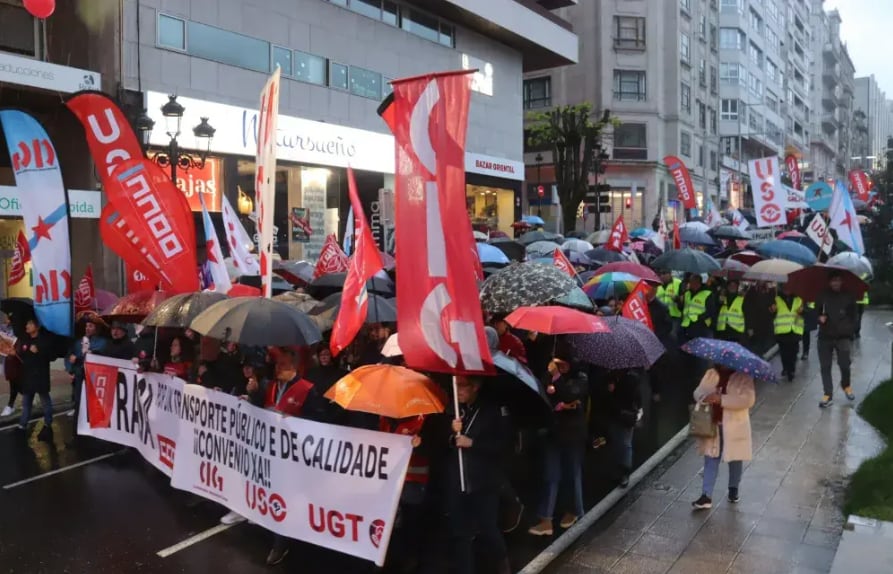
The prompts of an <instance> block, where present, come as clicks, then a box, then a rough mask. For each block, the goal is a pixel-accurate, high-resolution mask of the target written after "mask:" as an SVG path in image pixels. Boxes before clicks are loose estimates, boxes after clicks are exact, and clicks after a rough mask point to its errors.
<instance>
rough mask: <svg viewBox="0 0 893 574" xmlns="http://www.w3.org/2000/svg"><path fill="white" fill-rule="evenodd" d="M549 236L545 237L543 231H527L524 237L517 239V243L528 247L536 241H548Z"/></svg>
mask: <svg viewBox="0 0 893 574" xmlns="http://www.w3.org/2000/svg"><path fill="white" fill-rule="evenodd" d="M548 240H549V236H547V235H546V233H545V232H544V231H541V230H539V229H538V230H536V231H528V232H527V233H525V234H524V235H522V236H521V237H519V238H518V241H519V242H520V243H522V244H524V245H530V244H531V243H535V242H537V241H548Z"/></svg>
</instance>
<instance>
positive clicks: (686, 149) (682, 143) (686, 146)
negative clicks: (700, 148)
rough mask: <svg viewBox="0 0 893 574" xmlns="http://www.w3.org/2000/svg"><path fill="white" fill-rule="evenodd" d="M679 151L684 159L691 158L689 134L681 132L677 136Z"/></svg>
mask: <svg viewBox="0 0 893 574" xmlns="http://www.w3.org/2000/svg"><path fill="white" fill-rule="evenodd" d="M679 151H680V152H681V153H682V155H684V156H685V157H691V134H690V133H688V132H681V133H680V134H679Z"/></svg>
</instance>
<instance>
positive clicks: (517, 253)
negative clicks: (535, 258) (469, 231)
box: [490, 238, 527, 261]
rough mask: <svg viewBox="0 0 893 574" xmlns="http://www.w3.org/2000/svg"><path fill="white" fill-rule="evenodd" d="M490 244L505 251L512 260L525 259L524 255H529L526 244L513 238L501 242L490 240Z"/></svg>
mask: <svg viewBox="0 0 893 574" xmlns="http://www.w3.org/2000/svg"><path fill="white" fill-rule="evenodd" d="M500 239H503V238H500ZM490 245H492V246H493V247H495V248H497V249H499V250H500V251H502V252H503V253H505V256H506V257H508V258H509V259H511V260H512V261H524V257H525V256H526V255H527V249H526V248H525V247H524V245H522V244H520V243H518V242H517V241H512V240H511V239H509V240H506V241H499V242H495V241H490Z"/></svg>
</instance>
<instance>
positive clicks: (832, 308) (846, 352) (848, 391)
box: [816, 271, 859, 409]
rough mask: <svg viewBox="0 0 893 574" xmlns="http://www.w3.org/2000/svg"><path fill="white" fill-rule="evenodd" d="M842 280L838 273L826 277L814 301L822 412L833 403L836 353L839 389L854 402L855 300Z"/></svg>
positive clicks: (833, 272)
mask: <svg viewBox="0 0 893 574" xmlns="http://www.w3.org/2000/svg"><path fill="white" fill-rule="evenodd" d="M842 287H843V277H842V276H841V273H840V272H838V271H831V272H830V273H829V274H828V288H827V289H826V290H825V292H824V293H822V294H821V295H820V296H819V298H818V300H817V301H816V309H817V310H818V313H819V365H820V366H821V371H822V387H823V390H824V395H823V396H822V400H821V401H820V402H819V407H821V408H823V409H825V408H828V407H830V406H831V405H832V404H833V403H834V385H833V382H832V379H831V360H832V358H833V356H834V353H835V352H836V353H837V366H838V367H840V386H841V388H842V389H843V392H844V394H845V395H846V398H848V399H849V400H851V401H854V400H856V395H855V393H853V387H852V385H851V382H850V351H851V345H852V339H853V335H854V333H855V331H856V323H857V321H858V314H859V311H858V305H857V303H856V297H855V296H854V295H853V294H852V293H850V292H848V291H844V290H843V289H842Z"/></svg>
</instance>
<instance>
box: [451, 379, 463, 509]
mask: <svg viewBox="0 0 893 574" xmlns="http://www.w3.org/2000/svg"><path fill="white" fill-rule="evenodd" d="M453 409H454V410H455V417H456V418H457V419H458V418H460V417H459V386H458V385H457V384H456V375H453ZM460 434H462V433H456V436H457V437H458V436H459V435H460ZM456 454H457V455H458V457H459V489H460V491H461V492H465V460H464V459H463V458H462V449H461V448H459V447H456Z"/></svg>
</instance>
